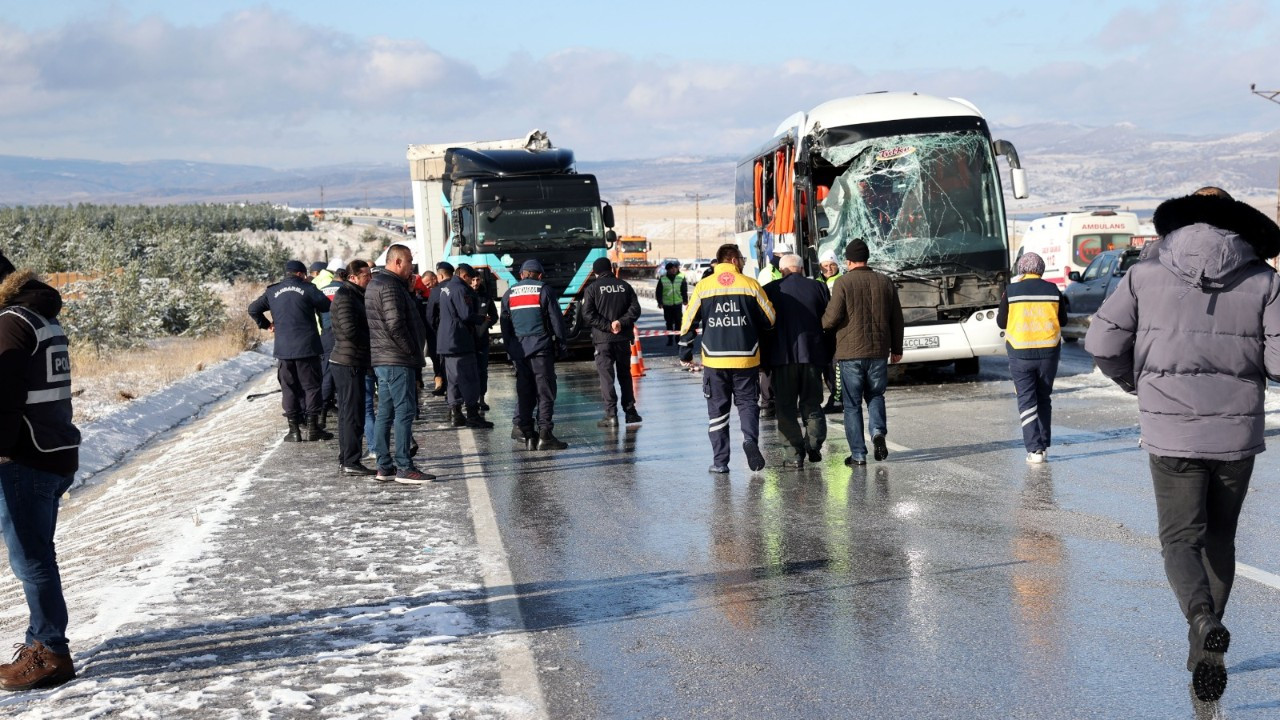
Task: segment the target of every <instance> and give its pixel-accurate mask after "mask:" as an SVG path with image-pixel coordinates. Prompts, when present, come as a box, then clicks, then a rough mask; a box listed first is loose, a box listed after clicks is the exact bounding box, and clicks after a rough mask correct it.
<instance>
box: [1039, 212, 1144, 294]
mask: <svg viewBox="0 0 1280 720" xmlns="http://www.w3.org/2000/svg"><path fill="white" fill-rule="evenodd" d="M1138 234H1139V223H1138V216H1137V215H1136V214H1134V213H1131V212H1120V211H1117V210H1116V209H1115V207H1114V206H1098V207H1087V208H1084V209H1082V210H1077V211H1075V212H1062V213H1052V214H1050V215H1046V216H1045V217H1042V218H1038V219H1036V220H1032V221H1031V222H1030V223H1029V224H1028V225H1027V227H1026V229H1025V230H1023V231H1022V246H1021V247H1020V248H1018V253H1017V255H1016V256H1015V257H1014V262H1015V263H1016V262H1017V259H1018V258H1020V257H1022V255H1023V253H1029V252H1034V253H1036V254H1037V255H1039V256H1040V257H1042V258H1044V268H1045V269H1044V279H1045V280H1048V281H1049V282H1052V283H1057V285H1058V287H1059V288H1062V289H1065V288H1066V287H1067V284H1068V280H1069V277H1068V276H1070V274H1071V273H1072V272H1084V269H1085V268H1086V267H1088V266H1089V263H1091V262H1093V259H1094V258H1095V257H1097V256H1098V253H1101V252H1106V251H1107V250H1123V249H1124V248H1127V247H1130V246H1131V245H1132V244H1133V237H1134V236H1135V235H1138ZM1151 234H1152V235H1154V234H1155V233H1154V231H1153V232H1152V233H1151Z"/></svg>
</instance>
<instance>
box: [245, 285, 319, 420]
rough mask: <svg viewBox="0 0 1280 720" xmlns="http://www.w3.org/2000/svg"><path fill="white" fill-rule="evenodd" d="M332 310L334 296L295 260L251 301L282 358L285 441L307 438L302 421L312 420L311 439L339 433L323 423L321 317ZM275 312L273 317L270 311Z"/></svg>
mask: <svg viewBox="0 0 1280 720" xmlns="http://www.w3.org/2000/svg"><path fill="white" fill-rule="evenodd" d="M328 311H329V298H327V297H325V296H324V293H322V292H320V289H319V288H317V287H316V286H315V285H313V284H311V283H309V282H307V266H305V265H303V264H302V263H300V262H298V261H297V260H290V261H289V262H287V263H285V266H284V279H283V280H281V281H280V282H278V283H276V284H274V285H268V286H267V289H266V290H265V291H264V292H263V293H262V295H261V296H260V297H259V298H258V299H257V300H254V301H253V302H252V303H250V304H249V317H251V318H253V321H254V322H256V323H257V324H258V327H260V328H262V329H263V330H268V329H269V330H272V331H274V332H275V335H276V342H275V356H276V358H277V359H279V361H280V367H279V369H278V371H277V373H276V377H277V378H278V379H279V381H280V391H281V396H280V397H281V404H282V405H283V406H284V416H285V418H286V419H288V421H289V434H288V435H285V436H284V439H285V442H301V441H302V439H303V438H302V432H301V429H300V427H299V426H300V425H301V424H302V422H303V421H304V420H305V422H306V423H307V436H306V439H307V440H311V441H314V440H331V439H333V435H331V434H329V433H327V432H325V431H324V430H323V429H321V427H320V410H321V402H320V352H321V347H320V333H319V332H318V331H317V329H316V328H317V327H318V325H317V323H318V322H319V315H320V313H323V312H328ZM268 312H270V313H271V319H270V320H267V316H266V313H268Z"/></svg>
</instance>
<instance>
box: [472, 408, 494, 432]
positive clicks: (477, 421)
mask: <svg viewBox="0 0 1280 720" xmlns="http://www.w3.org/2000/svg"><path fill="white" fill-rule="evenodd" d="M467 427H469V428H480V429H483V430H488V429H489V428H491V427H493V423H491V422H489V421H488V420H485V419H484V416H483V415H481V414H480V406H479V405H468V406H467Z"/></svg>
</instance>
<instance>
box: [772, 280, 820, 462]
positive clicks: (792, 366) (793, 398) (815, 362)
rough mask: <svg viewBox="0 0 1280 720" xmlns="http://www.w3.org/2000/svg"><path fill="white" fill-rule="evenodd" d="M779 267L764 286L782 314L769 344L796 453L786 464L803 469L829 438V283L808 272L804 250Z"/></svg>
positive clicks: (781, 427)
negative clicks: (825, 321) (825, 405)
mask: <svg viewBox="0 0 1280 720" xmlns="http://www.w3.org/2000/svg"><path fill="white" fill-rule="evenodd" d="M778 268H779V269H780V270H781V271H782V279H781V280H778V281H776V282H771V283H769V284H768V285H765V286H764V291H765V294H766V295H767V296H768V297H769V302H771V303H773V309H774V310H775V311H776V312H777V313H778V322H777V324H776V325H775V326H774V337H773V338H772V341H771V342H770V343H768V347H769V351H768V356H769V357H768V360H769V365H770V366H772V367H773V387H774V393H775V402H776V404H777V414H778V432H780V433H782V436H783V437H784V438H786V441H787V444H789V445H790V446H791V449H792V452H793V453H794V454H793V457H791V458H788V459H787V460H786V461H785V463H784V464H785V465H786V466H787V467H794V468H797V469H799V468H803V467H804V461H805V458H806V457H807V458H808V459H809V460H810V461H811V462H818V461H819V460H821V459H822V443H824V442H826V439H827V418H826V416H825V415H824V414H823V412H822V389H823V381H822V376H823V371H824V369H825V368H827V367H828V366H830V365H831V357H830V355H829V354H828V353H827V348H826V338H825V337H824V333H823V331H822V313H823V311H825V310H826V309H827V302H828V301H829V300H830V299H831V294H830V293H829V292H828V291H827V285H826V283H823V282H820V281H818V280H812V279H810V278H807V277H805V276H804V260H802V259H801V258H800V256H799V255H784V256H783V257H782V260H781V261H779V263H778ZM802 420H803V422H804V427H803V428H801V426H800V423H801V421H802Z"/></svg>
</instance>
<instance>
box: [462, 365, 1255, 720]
mask: <svg viewBox="0 0 1280 720" xmlns="http://www.w3.org/2000/svg"><path fill="white" fill-rule="evenodd" d="M660 342H661V341H658V342H655V343H654V346H653V347H646V355H647V359H648V361H649V366H650V373H649V375H648V376H647V377H645V378H643V379H641V380H639V382H638V384H637V389H638V393H639V410H640V412H641V414H643V415H644V417H645V422H644V423H643V424H642V425H640V426H638V427H636V428H632V429H618V430H601V429H599V428H597V427H596V426H595V421H596V420H597V419H598V418H599V416H600V414H601V411H600V407H599V403H598V386H597V384H596V380H595V376H594V371H593V368H592V366H591V365H590V364H589V363H574V364H565V365H561V366H560V373H561V385H560V400H559V402H558V404H557V427H556V432H557V434H558V435H560V437H562V438H563V439H565V440H566V441H567V442H568V443H569V444H570V449H569V450H567V451H562V452H559V453H538V452H526V451H523V450H517V449H514V448H513V447H512V443H511V441H510V440H509V439H508V438H507V433H506V427H505V422H499V426H498V429H497V430H495V431H492V432H489V433H477V434H476V438H477V444H478V448H479V452H480V454H481V463H482V465H483V467H484V471H485V476H486V480H487V483H488V488H489V492H490V495H491V497H492V504H493V507H494V511H495V512H496V514H497V518H498V522H499V526H500V528H501V532H502V539H503V542H504V544H505V547H506V550H507V552H508V553H509V554H510V562H511V571H512V574H513V576H514V578H515V583H516V586H515V593H516V594H517V595H518V596H519V598H520V606H521V610H522V613H523V615H524V622H525V625H526V628H527V629H528V631H530V632H531V633H533V636H532V637H533V646H534V652H535V656H536V659H537V665H538V668H539V674H540V679H541V682H542V685H543V688H544V692H545V694H546V699H547V704H548V707H549V713H550V716H551V717H553V718H601V717H608V718H614V717H618V718H632V717H635V718H640V717H672V718H686V717H726V718H774V717H803V718H810V717H811V718H832V717H910V718H935V717H936V718H977V717H992V718H1005V717H1008V718H1014V717H1016V718H1081V717H1104V718H1138V717H1153V718H1168V717H1196V716H1203V717H1214V716H1215V715H1214V713H1217V715H1216V716H1217V717H1241V718H1247V717H1267V716H1271V715H1273V714H1280V632H1276V631H1277V630H1280V603H1277V602H1276V600H1277V598H1280V595H1278V594H1277V593H1278V592H1280V591H1278V590H1276V589H1273V588H1269V587H1266V586H1264V585H1261V584H1258V583H1253V582H1249V581H1244V580H1241V581H1239V582H1238V583H1237V588H1238V590H1237V595H1236V596H1233V600H1232V602H1233V605H1232V607H1231V609H1230V610H1229V614H1228V621H1229V622H1228V625H1229V626H1230V627H1232V628H1233V633H1234V638H1233V644H1232V650H1231V653H1230V654H1229V656H1228V661H1229V666H1230V669H1231V673H1232V674H1231V685H1230V687H1229V689H1228V691H1227V695H1226V697H1225V698H1224V702H1223V703H1222V705H1221V707H1214V706H1202V705H1200V704H1198V703H1195V702H1194V701H1192V700H1190V699H1189V695H1188V692H1187V681H1188V677H1189V676H1188V673H1187V672H1186V671H1185V669H1184V668H1183V666H1182V663H1183V659H1184V658H1185V652H1186V648H1185V624H1183V621H1182V620H1181V618H1180V617H1179V616H1178V614H1177V611H1176V606H1175V605H1174V603H1173V600H1172V595H1171V593H1170V591H1169V590H1168V588H1167V586H1166V583H1165V579H1164V576H1163V570H1162V566H1161V564H1160V559H1159V550H1158V545H1157V543H1156V541H1155V537H1154V536H1155V528H1154V522H1155V521H1154V510H1153V505H1152V501H1151V499H1150V489H1149V480H1148V479H1147V475H1146V470H1145V455H1144V454H1143V453H1142V452H1141V450H1139V449H1138V447H1137V432H1136V428H1135V427H1134V422H1135V418H1136V414H1135V411H1134V408H1133V406H1132V403H1131V402H1130V401H1129V400H1128V398H1126V397H1125V396H1124V395H1122V394H1119V393H1117V392H1115V391H1112V390H1110V389H1109V388H1108V387H1107V386H1106V385H1105V383H1103V382H1101V381H1100V380H1099V379H1098V378H1097V377H1096V376H1093V375H1090V374H1089V369H1090V366H1089V363H1088V359H1087V357H1085V356H1084V355H1083V354H1082V353H1080V352H1079V351H1078V349H1076V348H1072V347H1069V348H1068V349H1067V357H1066V359H1065V361H1064V373H1063V374H1064V377H1062V378H1061V379H1060V382H1059V394H1058V395H1057V396H1056V398H1057V399H1056V407H1055V413H1056V414H1055V432H1056V434H1057V438H1056V445H1055V448H1054V452H1053V453H1052V454H1051V458H1050V463H1049V464H1048V465H1045V466H1040V467H1029V466H1027V465H1026V464H1025V463H1024V461H1023V455H1024V453H1023V451H1022V449H1021V443H1020V441H1019V440H1017V438H1018V437H1019V435H1018V433H1017V425H1016V422H1017V418H1016V411H1015V406H1014V401H1013V398H1012V389H1011V385H1010V383H1009V382H1008V380H1007V378H1002V373H1003V361H1002V360H998V359H997V360H990V361H984V362H983V375H982V376H981V377H980V378H979V380H978V381H975V382H962V381H958V380H956V379H954V378H952V377H951V376H950V374H949V373H946V372H943V371H940V372H938V373H937V374H934V375H924V376H919V377H912V378H908V379H907V380H906V381H905V382H903V383H901V384H896V385H893V386H891V388H890V392H889V395H888V407H889V422H890V433H889V437H890V440H891V441H892V443H893V445H892V447H893V448H896V449H895V451H894V452H893V453H892V454H891V455H890V458H889V460H888V461H887V462H884V463H874V462H872V463H871V464H870V465H868V466H867V467H865V468H856V469H854V470H850V469H848V468H846V467H845V466H844V465H843V462H842V461H843V458H844V456H845V454H846V447H845V445H844V441H843V435H842V427H841V426H840V424H839V423H834V424H833V427H832V432H831V437H832V441H831V444H830V445H829V447H828V450H827V452H826V458H825V459H824V460H823V461H822V462H821V463H817V464H815V465H812V466H810V467H807V468H806V469H805V470H803V471H795V470H785V469H783V468H781V467H780V463H781V459H782V457H783V454H782V449H781V444H780V442H779V438H778V437H777V435H776V432H775V428H774V426H773V423H772V422H771V421H765V422H763V423H762V425H763V434H764V436H763V440H764V443H763V444H764V445H766V446H767V448H766V455H767V456H768V457H769V460H770V466H769V467H768V468H766V469H765V470H764V471H762V472H759V473H755V474H752V473H750V472H748V471H747V469H746V466H745V462H744V460H743V459H742V458H741V457H740V456H735V457H734V458H733V461H732V463H731V468H732V473H731V475H730V476H728V477H727V478H723V477H721V478H717V477H715V476H710V475H708V474H706V472H705V468H706V466H707V464H708V462H709V457H710V449H709V443H708V441H707V439H706V436H705V427H706V412H705V403H704V401H703V399H702V397H701V392H700V387H699V378H698V377H697V376H696V375H690V374H688V373H683V372H680V371H678V370H677V369H675V368H674V367H673V364H674V363H673V360H672V359H671V358H669V357H667V358H664V357H661V356H658V355H657V354H656V353H655V351H657V350H661V346H660V344H659V343H660ZM512 384H513V383H512V381H511V378H510V376H509V375H508V374H507V373H506V371H504V370H503V369H501V368H500V367H499V366H495V368H494V373H493V378H492V380H491V388H492V389H491V391H490V398H491V402H493V398H508V397H510V393H511V391H512ZM493 404H494V405H495V411H494V412H493V413H491V417H492V418H493V419H495V420H505V418H501V417H500V415H505V413H503V412H501V411H500V410H499V408H502V406H503V400H499V401H498V402H493ZM829 418H830V419H831V420H832V421H833V422H834V421H835V420H837V419H838V418H836V416H829ZM735 427H736V421H735ZM561 431H563V432H561ZM738 442H739V441H735V444H734V447H738ZM739 455H740V454H739ZM1272 467H1274V465H1273V463H1271V462H1269V461H1268V459H1267V456H1264V459H1263V461H1261V462H1260V464H1259V471H1258V477H1257V481H1256V482H1257V486H1256V487H1259V488H1267V487H1268V485H1269V479H1270V477H1274V473H1270V472H1268V471H1269V470H1270V469H1271V468H1272ZM1276 510H1280V508H1277V507H1276V501H1275V500H1274V499H1273V498H1271V497H1270V496H1269V495H1268V493H1266V492H1265V491H1263V492H1257V493H1256V495H1254V496H1251V497H1250V502H1249V503H1248V504H1247V505H1246V511H1245V518H1244V520H1243V522H1242V528H1241V543H1240V559H1241V561H1242V562H1246V563H1251V564H1253V565H1255V566H1259V567H1262V568H1264V569H1269V570H1271V571H1275V570H1276V569H1277V564H1276V563H1274V562H1272V561H1271V557H1272V555H1273V552H1272V548H1274V541H1275V540H1276V539H1277V538H1278V537H1280V531H1278V529H1277V526H1276V523H1277V522H1278V521H1277V519H1276V518H1277V517H1280V513H1277V512H1276ZM1233 623H1234V624H1233ZM1236 628H1239V630H1237V629H1236Z"/></svg>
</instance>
